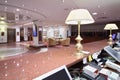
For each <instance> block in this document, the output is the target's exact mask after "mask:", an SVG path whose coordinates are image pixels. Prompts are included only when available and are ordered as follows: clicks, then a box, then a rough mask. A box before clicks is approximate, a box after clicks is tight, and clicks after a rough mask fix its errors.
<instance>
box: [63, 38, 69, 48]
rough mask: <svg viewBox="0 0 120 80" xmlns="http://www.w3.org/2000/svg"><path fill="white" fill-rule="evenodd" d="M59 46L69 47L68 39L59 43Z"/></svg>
mask: <svg viewBox="0 0 120 80" xmlns="http://www.w3.org/2000/svg"><path fill="white" fill-rule="evenodd" d="M61 45H64V46H69V45H70V38H66V39H63V40H62V41H61Z"/></svg>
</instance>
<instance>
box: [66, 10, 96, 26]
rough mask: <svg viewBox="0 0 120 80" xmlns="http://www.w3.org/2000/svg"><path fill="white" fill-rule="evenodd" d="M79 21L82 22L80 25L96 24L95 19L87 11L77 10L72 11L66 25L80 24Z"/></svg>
mask: <svg viewBox="0 0 120 80" xmlns="http://www.w3.org/2000/svg"><path fill="white" fill-rule="evenodd" d="M78 21H80V24H90V23H94V19H93V18H92V16H91V15H90V13H89V12H88V10H86V9H75V10H72V11H71V12H70V13H69V15H68V17H67V19H66V21H65V23H66V24H78Z"/></svg>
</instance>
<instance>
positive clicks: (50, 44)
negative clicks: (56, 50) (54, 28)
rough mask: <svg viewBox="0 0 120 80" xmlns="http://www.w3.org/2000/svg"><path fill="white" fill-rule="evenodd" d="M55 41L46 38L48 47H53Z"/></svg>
mask: <svg viewBox="0 0 120 80" xmlns="http://www.w3.org/2000/svg"><path fill="white" fill-rule="evenodd" d="M55 45H56V40H55V39H54V38H48V46H55Z"/></svg>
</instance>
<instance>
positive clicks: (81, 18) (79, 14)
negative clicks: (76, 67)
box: [65, 9, 94, 56]
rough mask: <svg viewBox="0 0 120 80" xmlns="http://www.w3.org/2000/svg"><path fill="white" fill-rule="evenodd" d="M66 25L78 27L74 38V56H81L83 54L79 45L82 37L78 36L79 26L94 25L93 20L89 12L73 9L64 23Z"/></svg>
mask: <svg viewBox="0 0 120 80" xmlns="http://www.w3.org/2000/svg"><path fill="white" fill-rule="evenodd" d="M65 23H66V24H72V25H78V36H77V37H76V39H75V40H76V41H77V44H76V55H77V56H79V55H83V54H84V52H83V51H82V49H83V46H82V44H81V40H83V39H82V37H81V36H80V24H90V23H94V19H93V18H92V16H91V15H90V13H89V11H88V10H86V9H74V10H72V11H71V12H70V13H69V15H68V17H67V19H66V21H65Z"/></svg>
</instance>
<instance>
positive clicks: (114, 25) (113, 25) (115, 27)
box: [104, 23, 118, 46]
mask: <svg viewBox="0 0 120 80" xmlns="http://www.w3.org/2000/svg"><path fill="white" fill-rule="evenodd" d="M117 29H118V27H117V25H116V24H113V23H110V24H106V26H105V27H104V30H110V35H109V41H108V44H109V45H110V46H111V45H112V44H113V40H112V30H117Z"/></svg>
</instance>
